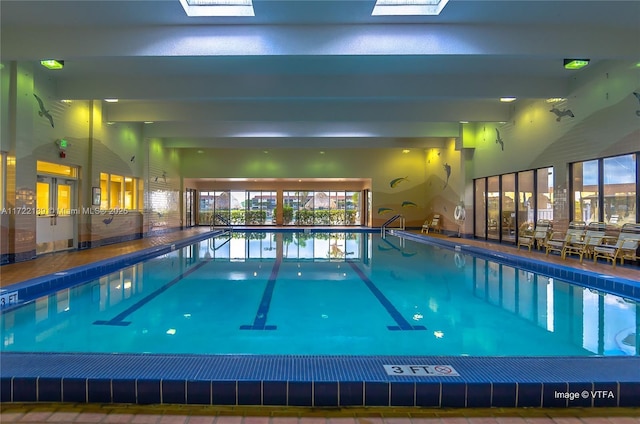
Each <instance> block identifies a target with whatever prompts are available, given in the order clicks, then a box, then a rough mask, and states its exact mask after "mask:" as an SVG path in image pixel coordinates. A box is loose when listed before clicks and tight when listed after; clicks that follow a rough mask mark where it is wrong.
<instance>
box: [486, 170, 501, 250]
mask: <svg viewBox="0 0 640 424" xmlns="http://www.w3.org/2000/svg"><path fill="white" fill-rule="evenodd" d="M499 228H500V177H489V178H487V238H490V239H494V240H498V239H499V238H500V233H499V232H498V231H499Z"/></svg>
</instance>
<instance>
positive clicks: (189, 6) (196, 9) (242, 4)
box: [180, 0, 255, 16]
mask: <svg viewBox="0 0 640 424" xmlns="http://www.w3.org/2000/svg"><path fill="white" fill-rule="evenodd" d="M180 4H181V5H182V8H183V9H184V11H185V12H186V13H187V16H255V14H254V12H253V3H252V0H180Z"/></svg>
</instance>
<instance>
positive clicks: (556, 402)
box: [542, 383, 569, 408]
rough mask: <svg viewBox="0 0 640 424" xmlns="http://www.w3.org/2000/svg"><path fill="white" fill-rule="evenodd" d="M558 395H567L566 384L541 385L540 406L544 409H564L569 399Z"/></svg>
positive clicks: (567, 388)
mask: <svg viewBox="0 0 640 424" xmlns="http://www.w3.org/2000/svg"><path fill="white" fill-rule="evenodd" d="M559 393H569V387H568V384H567V383H544V384H543V385H542V406H543V407H545V408H566V407H567V406H568V404H569V399H568V398H565V397H562V396H560V397H558V395H557V394H559Z"/></svg>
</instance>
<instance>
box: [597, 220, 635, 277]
mask: <svg viewBox="0 0 640 424" xmlns="http://www.w3.org/2000/svg"><path fill="white" fill-rule="evenodd" d="M639 245H640V224H637V223H636V224H633V223H627V224H624V225H623V226H622V228H621V229H620V234H619V235H618V238H617V240H616V241H615V244H613V238H611V237H605V238H604V239H603V242H602V243H601V244H600V245H598V246H595V247H594V248H593V262H594V263H596V262H597V261H598V258H604V259H606V260H607V261H611V264H612V265H613V266H616V261H617V260H618V259H620V265H623V264H624V261H625V259H626V260H629V261H637V260H638V259H640V258H639V257H638V246H639Z"/></svg>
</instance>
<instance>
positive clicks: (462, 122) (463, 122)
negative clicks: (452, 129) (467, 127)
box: [460, 121, 469, 124]
mask: <svg viewBox="0 0 640 424" xmlns="http://www.w3.org/2000/svg"><path fill="white" fill-rule="evenodd" d="M460 123H461V124H468V123H469V121H460Z"/></svg>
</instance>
